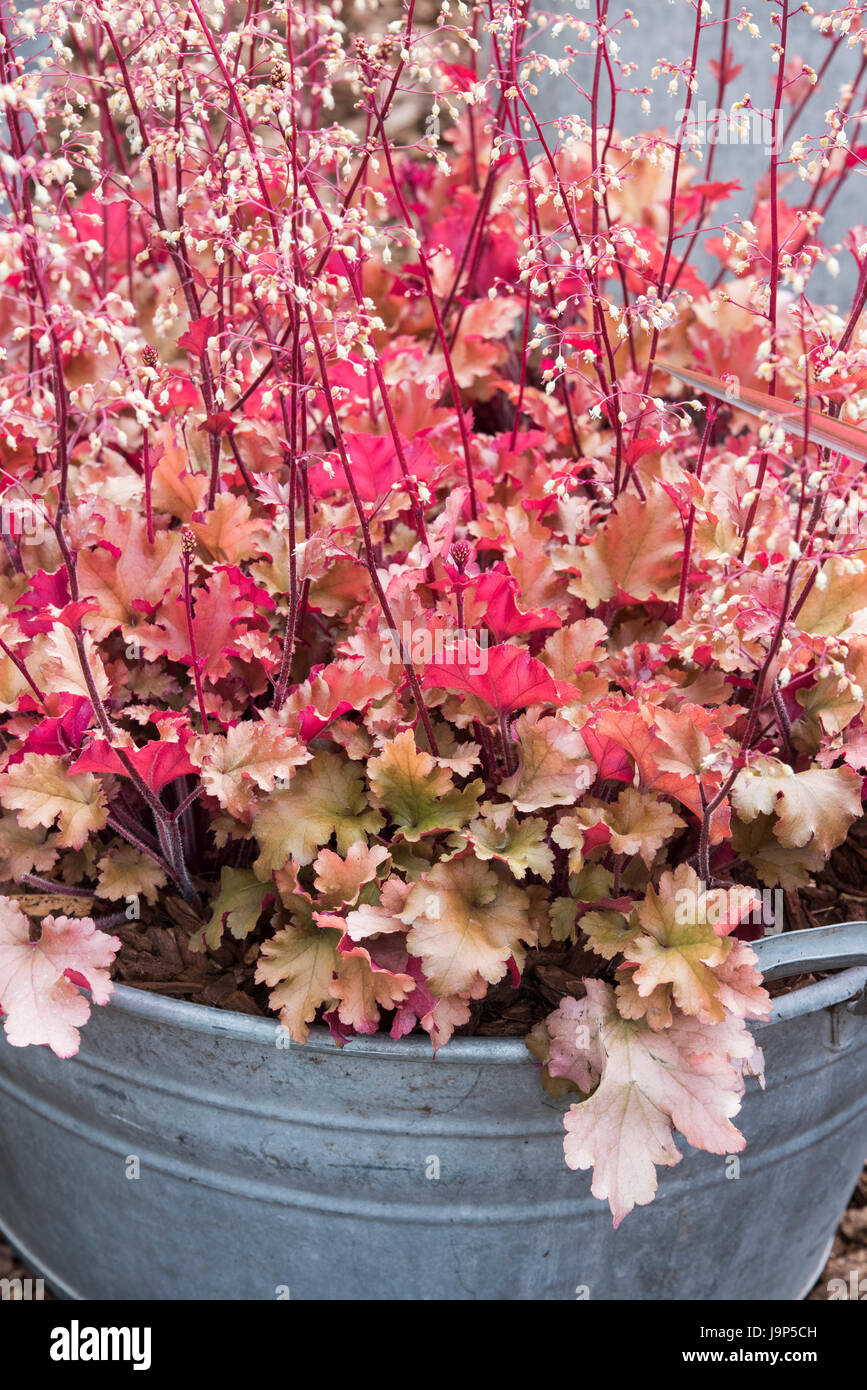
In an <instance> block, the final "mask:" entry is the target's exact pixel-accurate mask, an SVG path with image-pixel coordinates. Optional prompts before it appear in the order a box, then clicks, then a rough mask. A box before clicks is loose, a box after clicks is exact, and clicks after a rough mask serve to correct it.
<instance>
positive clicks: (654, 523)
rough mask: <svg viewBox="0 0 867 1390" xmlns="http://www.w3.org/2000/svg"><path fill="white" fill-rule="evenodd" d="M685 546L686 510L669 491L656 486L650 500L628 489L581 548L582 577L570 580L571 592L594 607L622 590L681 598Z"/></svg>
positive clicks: (644, 595)
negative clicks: (683, 517)
mask: <svg viewBox="0 0 867 1390" xmlns="http://www.w3.org/2000/svg"><path fill="white" fill-rule="evenodd" d="M682 550H683V528H682V526H681V523H680V513H679V511H678V509H677V505H676V504H675V503H674V502H673V501H672V500H671V498H670V497H669V496H668V494H667V493H666V492H665V489H664V488H662V487H660V486H659V485H658V484H653V485H651V486H650V487H649V489H648V492H647V501H646V502H642V500H641V498H640V497H638V495H637V494H636V493H634V492H624V493H622V494H621V496H620V498H619V500H618V502H617V505H616V507H615V508H614V510H613V511H612V512H611V513H610V515H609V516H608V518H607V519H606V520H605V521H604V522H603V524H602V525H601V526H600V527H599V530H598V531H597V532H596V534H595V536H594V537H593V540H592V541H591V542H590V544H589V545H588V546H586V547H585V548H584V549H583V550H581V551H579V553H578V557H577V562H576V563H577V565H578V568H579V570H580V578H576V579H573V580H571V581H570V584H569V589H570V592H572V593H575V594H578V595H579V596H580V597H581V598H583V599H585V600H586V601H587V602H588V603H589V604H590V605H591V606H592V607H595V606H596V604H598V603H600V602H603V601H604V600H606V599H611V598H613V597H614V595H615V594H616V593H617V591H618V590H620V591H622V592H623V593H624V594H628V595H629V597H630V598H634V599H649V598H657V599H672V598H676V596H677V589H678V584H679V581H680V569H681V562H680V554H681V551H682Z"/></svg>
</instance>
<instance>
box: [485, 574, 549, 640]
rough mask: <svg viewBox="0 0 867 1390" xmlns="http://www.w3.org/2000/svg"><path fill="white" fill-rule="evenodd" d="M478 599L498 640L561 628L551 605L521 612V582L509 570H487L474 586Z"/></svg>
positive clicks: (486, 619)
mask: <svg viewBox="0 0 867 1390" xmlns="http://www.w3.org/2000/svg"><path fill="white" fill-rule="evenodd" d="M470 590H471V592H472V593H473V594H474V597H475V600H476V602H477V603H478V604H479V605H480V606H481V608H482V612H483V615H484V620H485V622H486V623H487V625H488V627H489V628H490V629H491V632H492V633H493V634H494V636H495V637H496V638H497V640H498V641H502V640H503V639H504V638H506V637H515V636H517V634H518V633H519V632H538V631H539V630H540V629H541V628H556V627H562V623H561V621H560V619H559V618H558V617H557V614H556V613H555V612H554V611H553V609H551V608H539V609H536V611H535V612H529V613H522V612H521V610H520V609H519V608H518V606H517V604H516V602H515V595H516V594H517V592H518V585H517V583H516V581H515V580H514V579H513V578H512V576H511V575H510V574H508V573H502V572H499V571H496V570H488V571H487V572H486V573H485V574H481V575H479V577H478V579H476V580H475V581H474V582H473V583H472V584H471V585H470Z"/></svg>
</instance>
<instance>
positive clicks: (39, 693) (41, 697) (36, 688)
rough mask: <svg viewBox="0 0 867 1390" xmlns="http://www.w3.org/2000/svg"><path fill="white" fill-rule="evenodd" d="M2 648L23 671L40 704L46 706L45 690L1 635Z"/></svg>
mask: <svg viewBox="0 0 867 1390" xmlns="http://www.w3.org/2000/svg"><path fill="white" fill-rule="evenodd" d="M0 649H2V651H4V652H5V653H6V655H7V656H8V658H9V660H10V661H11V662H12V664H13V666H16V667H17V668H18V670H19V671H20V672H21V674H22V676H23V677H24V679H25V680H26V682H27V684H28V685H29V686H30V689H31V690H32V691H33V694H34V695H35V696H36V698H37V700H38V701H39V703H40V704H41V705H42V706H43V708H44V706H45V695H44V694H43V692H42V691H41V690H40V689H39V686H38V685H37V684H36V682H35V680H34V679H33V677H32V676H31V674H30V672H29V671H28V669H27V667H26V666H25V664H24V662H23V661H22V659H21V657H20V656H17V655H16V653H15V652H13V650H12V648H11V647H7V645H6V643H5V642H4V641H3V639H2V637H0Z"/></svg>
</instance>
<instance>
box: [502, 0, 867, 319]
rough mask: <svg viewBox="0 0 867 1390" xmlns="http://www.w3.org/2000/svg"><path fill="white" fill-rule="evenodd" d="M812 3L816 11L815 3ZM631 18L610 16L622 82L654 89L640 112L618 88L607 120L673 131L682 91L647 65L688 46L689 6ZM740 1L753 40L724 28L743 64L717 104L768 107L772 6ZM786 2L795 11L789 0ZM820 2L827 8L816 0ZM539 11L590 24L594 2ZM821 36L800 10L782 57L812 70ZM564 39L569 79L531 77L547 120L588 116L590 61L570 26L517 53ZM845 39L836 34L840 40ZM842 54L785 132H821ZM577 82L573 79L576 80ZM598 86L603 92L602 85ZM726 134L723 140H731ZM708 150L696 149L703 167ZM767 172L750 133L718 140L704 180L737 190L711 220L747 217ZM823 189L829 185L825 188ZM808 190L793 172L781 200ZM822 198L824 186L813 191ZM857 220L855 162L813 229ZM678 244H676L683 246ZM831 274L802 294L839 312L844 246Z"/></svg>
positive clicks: (845, 286) (643, 5) (717, 6)
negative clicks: (748, 102) (629, 70)
mask: <svg viewBox="0 0 867 1390" xmlns="http://www.w3.org/2000/svg"><path fill="white" fill-rule="evenodd" d="M740 3H741V0H733V3H732V6H731V9H732V11H733V12H735V13H736V12H737V10H738V9H739V8H740ZM818 7H819V6H818V4H817V8H818ZM630 8H631V9H632V11H633V13H634V15H635V17H636V18H637V19H638V20H639V23H640V27H639V28H638V29H637V30H636V29H633V28H632V27H631V26H630V24H629V22H628V21H627V22H625V23H618V24H616V26H615V27H617V28H619V29H620V31H621V32H620V37H619V39H618V40H616V41H617V42H619V43H620V49H621V56H622V57H623V58H624V59H626V60H629V61H631V62H634V63H637V64H638V71H637V72H636V73H634V74H632V76H631V77H629V78H627V79H619V80H620V82H622V84H623V85H624V86H625V85H627V84H628V85H630V86H639V87H640V86H650V85H652V86H653V87H654V92H653V94H652V95H651V97H650V98H649V100H650V103H651V112H650V114H649V115H646V114H644V113H642V111H641V98H640V97H633V96H631V95H629V94H628V93H618V98H617V117H616V125H617V128H618V131H619V132H620V134H622V135H627V134H629V133H632V132H635V131H637V130H650V129H654V128H657V127H659V126H660V125H664V126H665V127H666V128H667V129H668V130H674V129H675V128H676V126H677V124H678V116H677V113H678V111H679V110H680V109H681V108H682V107H683V104H684V95H685V88H684V84H683V82H679V84H678V93H677V95H676V96H674V95H671V94H670V93H669V91H668V83H669V81H670V77H669V76H668V75H667V74H663V75H661V76H660V77H659V78H657V80H656V81H655V82H652V80H651V69H652V68H653V67H654V65H655V63H656V60H657V59H658V58H660V57H666V58H668V59H670V60H671V61H672V62H682V61H683V60H685V59H687V58H688V57H689V55H690V53H691V51H692V42H693V33H694V28H695V9H694V7H693V5H692V4H691V3H689V0H673V2H671V0H632V3H631V5H630ZM748 8H749V9H751V10H752V11H753V19H754V22H755V24H756V25H757V26H758V28H759V30H760V37H759V38H757V39H755V38H751V37H750V35H749V33H748V32H747V31H746V29H744V30H743V31H742V32H740V33H739V32H738V30H737V26H736V24H734V23H730V24H729V25H728V26H727V40H726V43H727V47H728V48H730V49H731V50H732V55H733V62H734V64H742V65H743V69H742V71H741V72H740V73H739V74H738V75H737V77H735V78H734V80H733V81H732V82H731V83H730V84H729V86H728V88H727V89H726V94H725V97H724V101H723V105H724V107H725V108H726V109H727V110H729V109H730V108H731V106H732V103H733V102H735V101H737V100H740V99H741V98H742V97H743V96H744V95H745V94H746V93H749V94H750V97H751V98H752V102H753V105H754V106H756V107H760V108H763V109H767V110H772V109H773V94H774V84H775V83H776V73H777V68H776V66H774V65H773V64H772V60H771V55H770V43H771V41H772V38H773V39H774V40H776V39H778V37H779V31H778V29H777V28H776V27H774V26H772V24H771V15H772V13H776V12H777V8H776V6H774V7H773V9H772V6H771V5H770V4H768V3H762V0H752V3H750V4H748ZM792 8H796V6H795V5H794V4H793V6H792ZM821 8H822V9H828V8H830V6H825V5H822V6H821ZM710 9H711V13H710V15H707V16H705V19H704V23H705V24H707V25H709V26H710V27H707V28H705V29H704V31H703V33H702V37H701V47H700V50H699V63H698V71H697V79H698V90H697V92H696V93H695V95H694V97H693V104H694V106H695V103H697V102H698V101H700V100H703V101H704V102H705V103H706V107H707V108H708V109H710V108H713V107H715V106H716V97H717V79H716V77H715V76H714V75H713V73H712V71H711V70H710V68H709V66H708V60H709V59H714V60H716V59H718V57H719V51H720V37H721V35H720V31H721V27H722V26H721V24H720V23H718V22H715V21H719V20H721V19H722V15H723V0H710ZM542 11H544V12H545V13H549V14H552V15H555V16H561V15H563V14H571V15H574V16H575V17H576V18H577V19H579V20H581V19H583V20H585V21H589V20H591V19H595V15H596V0H589V7H587V0H585V7H584V8H581V0H577V3H576V0H572V3H571V4H570V3H569V0H540V3H539V5H538V6H536V5H534V13H540V12H542ZM622 13H623V10H622V9H621V8H618V7H617V6H616V5H615V4H614V3H612V4H611V7H610V15H611V18H612V20H619V19H620V17H621V15H622ZM830 42H831V41H830V40H829V39H828V38H826V37H824V36H823V35H822V34H820V33H818V32H817V31H816V30H815V28H813V27H812V23H811V20H810V18H809V17H808V16H807V15H803V14H798V15H796V16H795V17H794V18H793V19H792V20H790V23H789V37H788V45H787V53H788V59H789V62H791V60H792V59H793V58H795V57H797V58H799V59H801V60H802V61H804V62H806V63H808V64H809V65H810V66H811V67H813V68H815V69H816V70H817V71H818V69H819V68H820V67H821V64H822V63H823V61H824V59H825V57H826V55H827V53H828V51H829V45H830ZM569 43H571V44H572V46H573V47H574V48H575V49H576V50H578V51H579V52H580V53H581V54H582V55H583V54H585V53H587V54H588V56H581V57H579V58H577V59H576V60H575V61H574V64H573V67H572V69H571V73H570V75H569V77H549V76H545V77H543V78H541V79H539V80H538V83H537V85H538V87H539V95H538V97H537V98H536V100H535V106H536V109H537V110H538V111H540V112H541V113H542V115H543V116H544V118H545V119H546V120H551V119H552V118H553V117H555V116H564V115H568V114H571V113H576V114H579V115H582V116H584V117H585V118H587V117H588V114H589V109H590V107H589V102H588V100H587V97H586V95H584V94H582V92H581V91H580V90H579V87H580V86H583V87H584V88H585V90H586V91H588V92H589V90H590V89H591V85H592V79H593V59H592V57H590V56H589V45H588V44H587V43H581V42H580V40H578V39H577V37H576V36H575V34H574V32H572V33H570V31H569V30H568V29H564V30H563V32H562V33H561V34H560V35H559V36H558V37H556V36H554V35H553V34H552V33H551V32H550V31H549V32H547V33H544V34H543V35H541V36H537V35H536V33H535V32H533V31H531V36H530V38H529V39H528V42H527V46H526V49H525V52H530V51H533V50H537V51H540V52H545V53H548V54H551V55H552V56H555V57H558V58H559V57H562V55H563V53H564V50H565V46H566V45H567V44H569ZM844 44H845V41H844ZM841 49H842V51H838V52H837V53H836V54H835V55H834V57H833V59H832V60H831V63H830V65H829V68H828V71H827V73H826V75H825V77H824V78H823V80H822V81H821V83H819V84H817V85H816V86H815V87H814V88H813V91H812V95H811V99H810V101H809V103H808V105H807V106H806V107H805V109H804V111H803V113H802V115H801V117H800V118H799V120H798V122H797V125H796V127H795V128H794V132H793V134H794V136H797V135H800V134H802V133H805V132H807V133H809V134H815V135H818V134H821V133H822V132H823V130H824V113H825V112H826V111H827V110H830V109H831V108H832V107H833V106H834V104H835V103H836V101H837V100H838V97H839V91H840V86H841V84H842V83H844V82H847V81H851V80H852V79H854V77H855V75H856V73H857V71H858V67H859V65H860V62H861V57H862V54H861V46H860V44H859V45H856V46H855V47H853V48H846V47H845V46H843V45H841ZM576 84H578V85H577V86H576ZM603 90H605V89H604V88H603ZM602 109H603V112H607V110H608V104H607V96H606V98H605V100H604V102H603V108H602ZM790 110H791V108H790V107H789V106H787V105H784V115H788V113H789V111H790ZM865 110H867V76H865V77H862V79H861V83H860V90H859V91H858V92H856V94H855V97H854V100H853V102H852V105H851V107H850V111H851V112H852V113H855V114H857V113H858V112H860V111H865ZM734 138H735V137H734V136H729V139H734ZM790 143H791V142H790V141H789V142H787V144H786V145H785V146H784V147H783V150H782V153H781V158H783V159H785V158H786V156H787V154H788V149H789V146H790ZM854 143H867V120H865V122H864V125H863V126H862V129H861V132H860V135H859V136H858V137H857V139H856V140H855V142H854ZM708 153H709V148H708V146H707V145H705V147H704V155H705V164H704V167H706V161H707V155H708ZM767 170H768V154H767V152H766V150H765V149H763V148H762V145H761V144H758V143H756V141H755V136H752V137H751V140H750V141H749V142H747V141H743V142H739V143H737V144H729V145H724V144H722V143H721V144H719V146H718V147H717V152H716V156H715V161H714V166H713V179H714V180H715V181H716V180H717V179H721V180H730V179H738V180H740V182H741V184H742V187H743V192H741V193H740V194H736V195H735V196H734V198H733V199H732V200H731V201H730V202H728V203H726V204H724V205H722V208H723V210H721V211H718V213H717V216H718V217H720V216H721V217H725V218H726V219H727V218H729V217H730V216H731V214H732V213H734V212H737V213H740V214H741V215H742V216H749V214H750V210H751V206H750V205H751V201H752V196H751V191H752V189H753V187H754V185H755V183H756V181H757V180H758V179H760V178H761V177H762V176H763V175H764V174H766V173H767ZM702 178H703V175H701V174H700V175H698V176H697V181H701V179H702ZM825 187H826V188H829V187H830V184H828V185H826V186H825ZM809 194H810V187H809V185H808V184H806V183H802V182H801V181H800V180H799V179H798V177H797V174H795V177H794V179H793V180H792V182H791V183H789V184H788V186H787V187H786V188H784V189H783V194H782V196H783V197H784V198H785V199H786V201H788V202H791V203H793V204H794V205H796V206H800V205H802V204H804V203H805V202H806V201H807V199H808V198H809ZM821 196H822V197H824V189H823V193H822V195H821ZM857 222H867V179H865V175H864V173H863V172H862V171H861V170H859V169H857V168H856V169H854V170H853V171H852V173H851V174H850V176H849V182H848V186H847V187H844V188H843V189H842V190H841V192H840V194H839V195H838V197H837V199H836V200H835V202H834V203H833V205H832V207H831V210H830V212H829V215H828V218H827V220H826V222H825V224H824V228H823V230H822V232H820V233H819V236H820V239H823V240H824V241H825V242H826V243H827V242H840V241H842V239H843V237H844V236H845V234H846V233H847V231H848V230H849V229H850V227H851V226H852V225H853V224H855V223H857ZM684 244H685V243H684ZM700 244H701V243H700V242H699V244H698V245H697V246H696V250H695V252H694V253H693V264H694V265H695V266H696V268H697V269H698V270H699V272H701V271H702V270H703V269H706V268H707V267H708V265H711V264H713V265H716V264H717V263H716V262H710V261H709V260H708V259H707V258H704V257H702V255H701V254H700ZM838 259H839V262H840V275H839V276H838V277H837V278H836V279H833V278H831V276H830V275H829V274H828V272H827V270H826V269H825V268H824V267H821V266H820V267H819V268H818V270H817V272H816V273H815V274H814V276H813V278H812V280H811V281H810V289H809V294H810V297H811V298H813V299H814V300H822V301H827V302H831V303H839V305H840V307H841V309H843V310H846V309H847V308H848V307H849V305H850V304H851V296H852V292H853V290H854V285H855V279H856V273H855V266H854V261H853V260H852V257H851V256H850V255H849V254H848V253H847V252H845V251H844V252H842V253H841V254H840V255H839V257H838Z"/></svg>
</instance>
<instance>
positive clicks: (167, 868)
mask: <svg viewBox="0 0 867 1390" xmlns="http://www.w3.org/2000/svg"><path fill="white" fill-rule="evenodd" d="M106 824H107V825H108V826H109V827H110V828H111V829H112V830H113V831H114V832H115V834H116V835H120V836H121V838H122V839H124V840H126V841H127V843H128V844H131V845H132V846H133V848H134V849H137V850H138V851H139V853H140V854H146V855H147V857H148V858H149V859H152V860H153V861H154V863H155V864H159V866H160V868H161V869H162V871H163V873H164V874H165V875H166V876H167V877H168V878H171V879H176V878H177V875H176V874H175V871H174V869H173V867H172V865H171V864H169V863H168V862H167V861H166V860H165V859H164V858H163V856H162V855H161V854H158V853H157V851H156V850H154V849H151V848H150V846H149V845H146V844H145V842H144V840H142V839H140V838H139V836H138V835H137V834H136V833H135V831H133V830H131V829H130V828H129V826H127V825H122V824H121V822H120V821H119V820H118V819H117V817H116V816H111V815H110V816H109V818H108V820H107V822H106Z"/></svg>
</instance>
